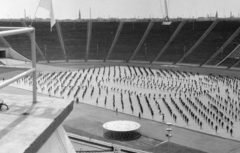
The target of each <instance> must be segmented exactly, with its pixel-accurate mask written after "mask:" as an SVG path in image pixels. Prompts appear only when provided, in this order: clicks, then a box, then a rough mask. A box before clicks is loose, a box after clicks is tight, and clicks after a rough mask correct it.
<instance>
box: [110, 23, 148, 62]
mask: <svg viewBox="0 0 240 153" xmlns="http://www.w3.org/2000/svg"><path fill="white" fill-rule="evenodd" d="M147 26H148V22H125V23H124V25H123V28H122V31H121V33H120V36H119V38H118V42H117V43H116V46H115V47H114V49H113V51H112V54H111V55H110V58H109V60H124V61H126V60H127V59H129V58H130V57H131V55H132V53H133V52H134V50H135V49H136V47H137V45H138V44H139V42H140V40H141V38H142V36H143V34H144V32H145V30H146V28H147Z"/></svg>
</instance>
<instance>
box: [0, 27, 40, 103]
mask: <svg viewBox="0 0 240 153" xmlns="http://www.w3.org/2000/svg"><path fill="white" fill-rule="evenodd" d="M3 30H4V31H3ZM24 33H30V36H31V37H30V39H31V52H32V68H31V69H30V70H27V71H25V72H23V73H21V74H19V75H17V76H15V77H13V78H11V79H8V80H6V81H4V82H3V83H1V84H0V89H1V88H4V87H6V86H8V85H9V84H11V83H13V82H15V81H17V80H19V79H21V78H22V77H24V76H26V75H29V74H31V75H32V78H33V90H32V91H33V103H36V102H37V94H36V87H37V86H36V82H37V80H36V45H35V28H33V27H0V37H4V36H10V35H17V34H24Z"/></svg>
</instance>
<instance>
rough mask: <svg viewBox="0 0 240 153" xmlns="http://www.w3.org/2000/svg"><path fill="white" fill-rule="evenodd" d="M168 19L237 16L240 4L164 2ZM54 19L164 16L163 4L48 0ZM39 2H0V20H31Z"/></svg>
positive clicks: (156, 0) (232, 0) (239, 0)
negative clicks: (79, 14)
mask: <svg viewBox="0 0 240 153" xmlns="http://www.w3.org/2000/svg"><path fill="white" fill-rule="evenodd" d="M167 1H168V3H169V16H170V18H176V17H183V18H189V17H199V16H205V17H206V16H207V14H209V15H210V14H211V16H215V14H216V11H218V16H219V17H229V16H230V12H232V14H233V15H234V16H235V17H238V16H240V0H167ZM52 2H53V9H54V14H55V18H56V19H76V18H77V17H78V12H79V10H80V11H81V16H82V18H90V13H89V12H90V7H91V16H92V18H97V17H101V18H108V17H109V16H110V17H119V18H133V17H136V18H138V17H139V18H149V17H150V16H151V17H161V18H162V17H163V16H164V14H163V13H164V12H165V10H164V3H163V2H164V0H52ZM38 3H39V0H0V4H1V5H0V10H1V13H0V18H23V17H24V9H26V12H27V16H29V17H31V18H33V16H34V13H35V11H36V9H37V6H38ZM36 17H38V18H48V17H49V13H48V11H46V10H44V9H42V8H39V9H38V11H37V14H36Z"/></svg>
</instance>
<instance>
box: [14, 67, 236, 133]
mask: <svg viewBox="0 0 240 153" xmlns="http://www.w3.org/2000/svg"><path fill="white" fill-rule="evenodd" d="M239 82H240V80H239V79H238V78H236V77H235V78H230V77H225V76H221V75H213V74H209V75H205V76H204V75H199V74H198V73H196V74H193V73H192V72H180V71H173V70H171V69H165V70H163V69H151V68H145V67H139V66H126V67H120V66H105V67H103V68H89V69H83V70H78V71H66V72H58V73H57V72H54V73H39V74H38V76H37V91H38V92H41V93H45V94H48V95H49V96H56V97H61V98H72V99H74V100H75V101H76V102H80V101H81V102H83V101H86V102H87V101H91V100H92V101H94V104H96V105H100V104H103V106H104V107H106V108H108V109H113V110H115V111H116V113H118V111H119V110H122V111H123V112H126V111H125V110H126V109H128V110H130V111H131V113H132V114H135V115H136V116H138V117H139V118H142V117H144V116H147V114H150V116H151V118H152V119H154V118H157V117H161V120H162V121H163V122H164V121H165V120H166V118H171V119H172V121H174V122H175V123H176V124H178V123H179V122H180V120H182V121H183V122H184V123H185V125H186V126H191V124H195V125H197V126H199V129H202V130H204V128H203V127H204V126H205V127H206V126H208V127H209V128H211V129H213V130H214V131H215V132H216V133H218V130H219V129H220V128H221V129H225V130H226V132H227V133H229V135H231V136H232V135H233V132H234V131H233V130H234V124H235V123H238V122H239V121H240V102H239V95H238V94H239V91H238V86H239ZM20 83H22V84H27V85H32V79H31V76H27V77H24V78H22V79H21V80H19V81H17V84H20Z"/></svg>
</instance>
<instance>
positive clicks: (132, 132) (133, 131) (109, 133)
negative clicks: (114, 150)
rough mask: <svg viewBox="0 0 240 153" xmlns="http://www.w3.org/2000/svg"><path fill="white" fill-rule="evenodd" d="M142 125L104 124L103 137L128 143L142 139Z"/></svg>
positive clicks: (123, 122) (125, 123)
mask: <svg viewBox="0 0 240 153" xmlns="http://www.w3.org/2000/svg"><path fill="white" fill-rule="evenodd" d="M140 127H141V125H140V124H138V123H136V122H133V121H124V120H120V121H111V122H107V123H105V124H103V128H104V133H103V136H104V137H105V138H108V139H113V140H120V141H128V140H134V139H137V138H139V137H141V134H140Z"/></svg>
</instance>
